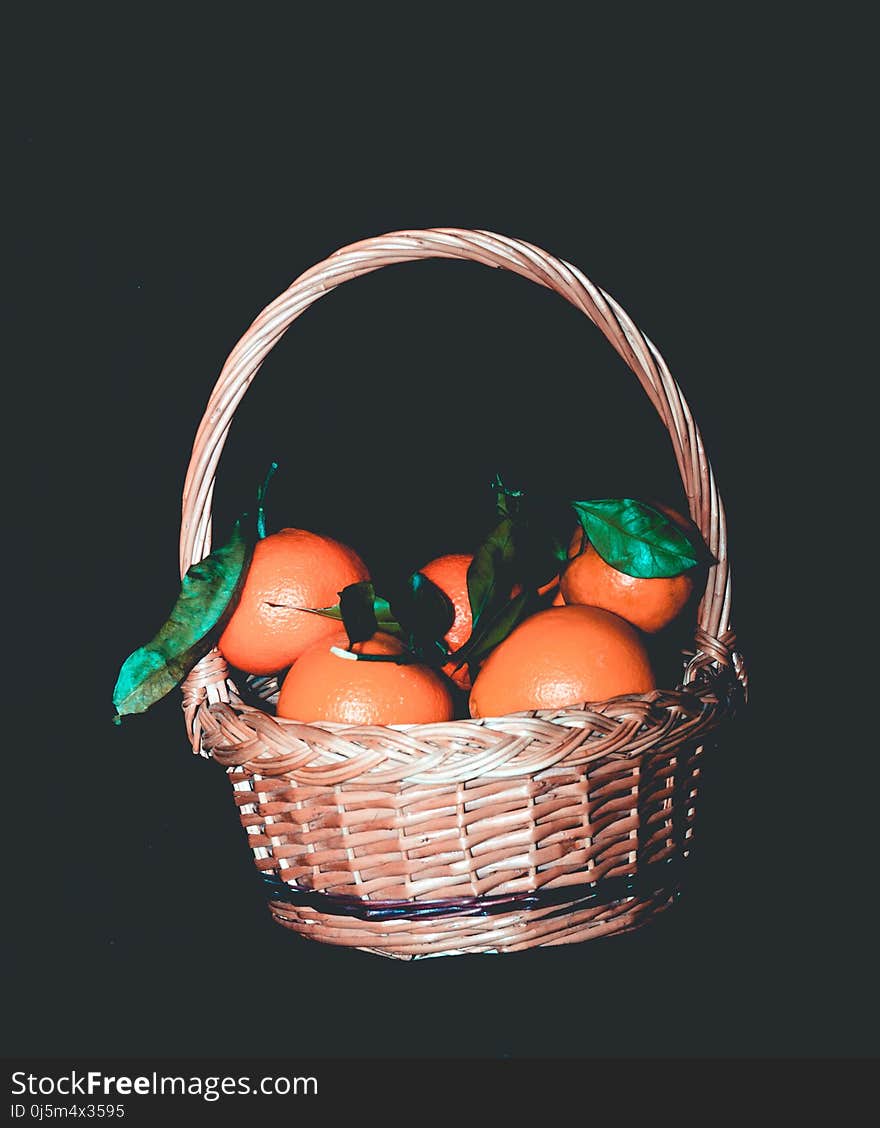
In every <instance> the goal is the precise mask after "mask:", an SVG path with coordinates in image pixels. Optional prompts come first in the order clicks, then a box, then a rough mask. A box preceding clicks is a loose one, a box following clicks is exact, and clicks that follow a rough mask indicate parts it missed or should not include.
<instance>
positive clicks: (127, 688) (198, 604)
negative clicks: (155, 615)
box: [113, 520, 253, 716]
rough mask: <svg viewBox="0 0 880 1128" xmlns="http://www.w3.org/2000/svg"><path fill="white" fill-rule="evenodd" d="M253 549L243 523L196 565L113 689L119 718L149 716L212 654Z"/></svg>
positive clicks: (237, 596)
mask: <svg viewBox="0 0 880 1128" xmlns="http://www.w3.org/2000/svg"><path fill="white" fill-rule="evenodd" d="M252 551H253V540H252V538H251V537H248V536H245V534H244V532H243V531H242V521H241V520H240V521H237V522H236V524H235V527H234V528H233V530H232V535H231V536H230V538H229V540H228V541H227V542H226V544H224V545H222V546H221V547H220V548H216V549H214V551H213V552H212V553H211V554H210V555H209V556H206V557H205V559H204V560H200V561H199V562H198V563H197V564H193V565H192V567H191V568H190V569H189V570H188V572H187V573H186V575H185V576H184V577H183V580H182V581H181V585H180V595H179V596H178V597H177V601H176V603H175V604H174V607H173V609H172V611H171V614H170V615H169V616H168V619H167V620H166V621H165V623H164V624H163V625H162V627H161V628H160V630H159V632H158V633H157V634H156V636H155V637H154V638H153V639H151V641H150V642H148V643H147V644H146V645H145V646H141V647H140V648H139V649H137V650H135V651H134V653H133V654H130V655H129V656H128V658H126V660H125V662H123V664H122V668H121V670H120V671H119V677H118V678H117V680H116V685H115V687H114V689H113V704H114V706H115V708H116V712H117V715H118V716H126V715H128V714H130V713H143V712H145V711H146V710H147V709H149V707H150V706H151V705H153V704H155V702H156V701H158V700H160V698H162V697H164V696H165V695H166V694H167V693H170V691H171V690H172V689H174V687H175V686H177V685H179V684H180V683H181V682H182V681H183V679H184V678H185V677H186V675H187V674H188V673H189V671H190V670H191V669H192V668H193V666H195V664H196V662H198V661H199V659H200V658H203V657H204V655H205V654H207V653H208V651H209V650H210V649H211V647H212V646H213V645H214V643H215V642H216V640H217V638H218V637H219V636H220V633H221V631H222V629H223V627H224V626H225V625H226V622H227V621H228V619H229V617H230V615H231V614H232V612H233V610H234V608H235V606H236V604H237V603H238V598H239V596H240V594H241V588H242V586H243V585H244V579H245V576H246V574H247V569H248V565H249V564H250V558H251V553H252Z"/></svg>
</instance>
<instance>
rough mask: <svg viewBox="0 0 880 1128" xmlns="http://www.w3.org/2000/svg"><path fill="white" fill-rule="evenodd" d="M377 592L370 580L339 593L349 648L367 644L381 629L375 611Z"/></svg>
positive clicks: (350, 585)
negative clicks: (357, 643) (357, 644)
mask: <svg viewBox="0 0 880 1128" xmlns="http://www.w3.org/2000/svg"><path fill="white" fill-rule="evenodd" d="M375 601H376V590H375V588H374V587H373V585H372V584H371V583H370V581H369V580H361V581H360V582H359V583H356V584H349V585H348V586H347V587H344V588H343V589H342V591H341V592H340V593H339V611H340V614H341V615H342V622H343V625H344V626H345V633H346V634H347V635H348V645H349V647H352V646H354V644H355V643H356V642H365V641H366V640H367V639H368V638H372V637H373V635H374V634H375V633H376V631H377V630H378V629H379V620H378V618H377V616H376V612H375V610H374V607H373V605H374V603H375Z"/></svg>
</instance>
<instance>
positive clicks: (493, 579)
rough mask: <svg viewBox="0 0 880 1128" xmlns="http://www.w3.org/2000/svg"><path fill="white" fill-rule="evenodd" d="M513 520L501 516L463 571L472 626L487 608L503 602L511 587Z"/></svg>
mask: <svg viewBox="0 0 880 1128" xmlns="http://www.w3.org/2000/svg"><path fill="white" fill-rule="evenodd" d="M514 525H515V520H514V518H513V517H503V518H502V519H501V520H500V521H499V522H498V524H497V525H496V526H495V528H494V529H493V530H492V531H491V532H490V533H489V535H488V536H487V537H486V539H485V540H484V541H483V543H482V544H481V545H480V546H479V548H478V549H477V550H476V552H475V553H474V558H473V560H472V561H471V563H470V567H469V568H468V571H467V586H468V599H469V600H470V604H471V615H472V617H473V623H474V626H476V625H477V623H478V622H479V621H480V619H481V617H482V616H483V615H484V614H485V613H486V611H487V609H490V608H495V607H497V606H498V605H499V603H502V602H506V600H507V597H508V596H509V595H510V589H511V587H512V585H513V576H512V567H513V560H514V556H515V552H516V545H515V540H514Z"/></svg>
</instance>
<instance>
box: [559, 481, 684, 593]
mask: <svg viewBox="0 0 880 1128" xmlns="http://www.w3.org/2000/svg"><path fill="white" fill-rule="evenodd" d="M572 507H573V508H574V511H575V513H576V514H577V515H578V518H579V520H580V522H581V524H582V526H583V528H584V532H585V533H586V534H587V536H588V537H589V539H590V542H591V544H592V545H593V547H594V548H595V549H596V551H597V552H598V553H599V555H600V556H601V557H602V559H603V560H604V561H605V563H606V564H610V565H611V567H612V568H616V569H617V570H618V572H624V573H625V574H626V575H628V576H636V577H639V578H641V579H647V578H650V577H657V576H678V575H680V574H681V573H682V572H686V571H687V570H688V569H689V568H693V567H694V566H695V565H697V564H699V563H701V561H703V560H704V559H705V546H702V545H699V544H696V543H695V538H692V537H691V536H688V534H686V533H684V532H683V531H682V530H681V529H679V528H678V527H677V526H676V525H674V524H673V523H672V522H671V521H670V520H669V519H668V518H667V517H666V516H665V515H664V514H663V513H661V512H660V511H659V510H657V509H654V507H653V506H651V505H647V504H646V503H645V502H642V501H635V500H633V499H632V498H628V497H624V498H608V499H605V500H602V501H575V502H572Z"/></svg>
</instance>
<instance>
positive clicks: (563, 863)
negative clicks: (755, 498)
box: [180, 228, 746, 958]
mask: <svg viewBox="0 0 880 1128" xmlns="http://www.w3.org/2000/svg"><path fill="white" fill-rule="evenodd" d="M426 258H458V259H470V260H473V261H474V262H479V263H483V264H485V265H486V266H492V267H501V268H503V269H505V270H511V271H514V272H515V273H517V274H520V275H522V276H524V277H525V278H529V279H531V280H532V281H534V282H537V283H539V284H540V285H542V286H547V287H549V288H550V289H552V290H555V291H556V292H557V293H559V294H561V295H562V296H563V297H564V298H566V299H567V300H568V301H570V302H571V303H572V305H574V306H576V307H577V308H578V309H580V310H581V311H582V312H583V313H585V314H586V315H587V317H589V318H590V320H591V321H592V322H593V323H594V324H595V325H597V326H598V328H599V329H600V330H601V331H602V333H603V334H604V335H605V337H606V338H607V339H608V341H609V342H610V343H611V345H612V346H613V347H614V348H615V349H616V351H617V352H618V353H619V355H620V356H621V357H622V358H623V359H624V361H626V363H627V365H628V366H629V367H630V368H631V369H632V370H633V372H634V373H635V374H636V376H637V377H638V378H639V380H640V382H641V384H642V386H643V388H644V389H645V391H646V392H647V394H648V396H649V397H650V399H651V402H652V403H653V405H654V407H655V408H656V410H657V412H658V413H659V415H660V418H661V419H662V420H663V423H664V425H665V426H666V428H667V430H668V432H669V435H670V437H671V439H672V445H673V448H674V451H675V457H676V460H677V464H678V469H679V472H680V474H681V478H682V481H683V483H684V488H685V492H686V494H687V497H688V501H689V506H690V513H691V516H692V518H693V519H694V521H695V522H696V523H697V525H698V526H699V527H700V529H701V530H702V533H703V535H704V537H705V539H706V542H707V544H708V545H709V547H710V549H711V550H712V553H713V554H714V556H715V558H716V559H717V561H718V563H717V565H715V566H713V567H712V568H711V569H710V570H709V574H708V580H707V586H706V591H705V594H704V596H703V599H702V602H701V604H700V608H699V612H698V625H697V627H696V630H695V636H694V652H693V653H692V654H690V655H687V656H686V658H687V659H688V660H687V661H686V665H685V670H684V676H683V679H682V684H681V685H680V686H679V687H678V688H677V689H675V690H671V691H669V692H666V691H655V692H652V693H649V694H645V695H639V696H627V697H618V698H615V699H614V700H612V701H608V702H603V703H601V704H593V705H590V706H589V707H587V706H586V705H584V706H578V707H574V708H566V709H560V710H554V711H552V712H551V711H539V712H528V713H516V714H511V715H508V716H504V717H497V718H487V719H482V720H462V721H451V722H447V723H442V724H430V725H402V726H394V727H379V726H375V727H358V728H352V727H348V728H346V727H343V726H340V725H335V724H324V725H315V724H311V725H305V724H300V723H297V722H295V721H288V720H283V719H278V718H276V717H275V716H273V715H272V713H271V712H270V711H269V710H268V709H261V708H258V707H254V706H253V705H249V704H246V703H245V702H244V701H243V700H242V696H243V692H242V693H241V694H240V693H239V691H238V689H237V687H236V686H235V684H234V683H233V682H232V681H231V680H230V678H229V672H228V669H227V667H226V664H225V662H224V660H223V659H222V657H221V656H220V655H219V653H218V652H217V651H213V652H212V653H211V654H209V655H208V656H207V657H206V658H205V659H204V660H203V661H202V662H201V663H200V664H199V665H198V666H197V667H196V668H195V669H194V670H193V671H192V673H191V674H190V676H189V677H188V679H187V680H186V682H185V683H184V687H183V696H184V700H183V708H184V714H185V718H186V725H187V728H188V731H189V736H190V739H191V742H192V745H193V749H194V751H196V752H199V753H201V754H203V755H209V756H212V757H213V758H214V759H215V760H216V761H217V762H218V763H220V764H221V765H223V767H224V768H226V770H227V771H228V774H229V778H230V781H231V783H232V785H233V788H234V798H235V801H236V803H237V805H238V808H239V812H240V817H241V822H242V824H243V826H244V827H245V829H246V831H247V834H248V836H249V843H250V845H251V847H252V849H253V852H254V856H255V860H256V864H257V867H258V869H259V870H260V871H261V872H262V874H263V877H264V879H265V881H266V883H267V887H268V897H269V905H270V908H271V912H272V915H273V916H274V918H275V920H277V921H278V923H280V924H282V925H284V926H285V927H286V928H290V929H293V930H294V931H296V932H299V933H301V934H302V935H303V936H307V937H311V938H312V939H314V940H320V941H324V942H326V943H330V944H342V945H348V946H352V947H357V948H361V949H364V950H367V951H373V952H378V953H381V954H383V955H386V956H394V957H398V958H415V957H420V956H435V955H453V954H459V953H466V952H511V951H517V950H520V949H524V948H530V947H534V946H538V945H551V944H564V943H570V942H573V941H581V940H587V939H589V938H592V937H598V936H604V935H607V934H609V933H614V932H621V931H624V930H626V929H631V928H635V927H637V926H639V925H641V924H643V923H645V922H646V921H648V920H649V919H651V918H652V917H653V916H655V915H656V914H657V913H659V912H660V911H662V910H663V909H664V908H666V907H667V906H668V905H669V904H670V903H671V902H672V901H673V900H674V899H675V896H676V894H677V892H678V891H679V890H680V887H681V882H682V880H683V872H682V871H683V870H684V869H685V868H686V866H687V858H688V854H689V849H690V845H691V843H690V839H691V835H692V833H693V823H694V814H695V802H696V794H697V778H698V776H699V772H700V763H701V755H702V754H703V746H704V744H705V741H706V738H707V736H708V735H709V734H710V733H712V732H713V731H714V730H716V729H717V727H718V726H719V725H720V724H721V723H722V722H724V721H726V720H727V718H729V717H730V716H731V715H732V713H733V711H734V709H735V707H736V705H737V703H738V702H739V701H740V700H741V699H742V696H743V691H744V689H745V682H746V676H745V668H744V665H743V663H742V660H741V658H740V656H739V655H738V654H737V653H735V652H734V649H733V647H734V635H733V633H732V631H731V630H730V627H729V607H730V580H729V576H728V565H727V540H726V532H725V522H724V510H723V507H722V505H721V501H720V498H719V496H718V493H717V490H716V486H715V481H714V477H713V474H712V470H711V467H710V465H709V461H708V459H707V458H706V455H705V452H704V450H703V444H702V441H701V438H700V434H699V431H698V430H697V428H696V426H695V424H694V421H693V419H692V417H691V413H690V411H689V409H688V407H687V404H686V403H685V402H684V399H683V397H682V394H681V391H680V390H679V388H678V386H677V384H676V383H675V381H674V380H673V379H672V377H671V376H670V374H669V371H668V369H667V368H666V365H665V363H664V361H663V359H662V357H661V356H660V354H659V353H658V352H657V350H656V349H655V348H654V346H653V345H652V344H651V342H650V341H649V340H648V339H647V338H646V337H645V336H644V335H643V334H642V333H640V332H639V330H638V329H637V328H636V327H635V325H633V323H632V322H631V321H630V319H629V318H628V317H627V315H626V314H625V313H624V311H623V310H622V309H621V308H620V307H619V306H618V305H617V304H616V302H614V301H613V299H612V298H610V297H609V296H608V295H607V294H606V293H604V292H603V291H602V290H600V289H599V288H598V287H596V286H595V285H593V283H591V282H590V281H589V280H588V279H587V278H585V277H584V275H583V274H581V272H580V271H579V270H577V269H575V268H574V267H573V266H570V265H569V264H568V263H566V262H563V261H560V260H559V259H556V258H553V257H552V256H551V255H548V254H547V253H546V252H544V251H542V250H540V249H539V248H537V247H534V246H532V245H531V244H529V243H525V242H523V241H521V240H515V239H508V238H505V237H503V236H500V235H495V234H491V233H489V232H485V231H467V230H457V229H445V228H444V229H432V230H425V231H399V232H394V233H393V234H389V235H385V236H382V237H379V238H374V239H367V240H364V241H363V242H360V243H355V244H354V245H352V246H349V247H345V248H344V249H342V250H340V251H337V252H336V253H335V254H333V255H331V256H330V257H329V258H328V259H327V260H326V261H324V262H321V263H319V264H318V265H317V266H314V267H312V268H311V269H310V270H307V271H306V272H305V273H304V274H303V275H301V276H300V277H299V278H298V279H297V280H296V281H295V282H294V283H293V284H292V285H291V286H290V288H289V289H288V290H286V291H285V292H284V293H283V294H282V295H281V296H280V297H279V298H277V299H276V300H275V301H274V302H272V304H271V305H269V306H268V307H267V308H266V309H265V310H264V311H263V312H262V313H261V314H260V316H259V317H258V318H257V319H256V321H254V323H253V325H251V327H250V328H249V329H248V330H247V332H246V333H245V334H244V336H243V337H242V338H241V340H240V341H239V342H238V344H237V345H236V346H235V348H234V349H233V351H232V353H231V355H230V357H229V359H228V360H227V362H226V364H225V366H224V368H223V371H222V372H221V374H220V377H219V380H218V381H217V385H216V387H215V388H214V391H213V393H212V395H211V398H210V400H209V402H208V405H207V408H206V410H205V415H204V418H203V420H202V423H201V426H200V427H199V430H198V434H197V435H196V439H195V444H194V448H193V454H192V459H191V462H190V466H189V470H188V473H187V478H186V485H185V488H184V494H183V522H182V529H181V539H180V568H181V574H183V573H184V572H185V571H186V570H187V569H188V568H189V566H190V565H191V564H193V563H194V562H195V561H198V560H200V559H202V557H204V556H205V555H206V554H207V553H208V552H209V551H210V547H211V500H212V494H213V489H214V478H215V472H216V468H217V464H218V460H219V458H220V454H221V451H222V449H223V444H224V441H225V439H226V435H227V433H228V431H229V427H230V424H231V421H232V417H233V414H234V412H235V409H236V406H237V405H238V403H239V401H240V400H241V398H242V396H243V395H244V393H245V391H246V389H247V387H248V385H249V384H250V382H251V380H252V379H253V378H254V376H255V375H256V374H257V372H258V371H259V369H260V366H261V364H262V362H263V360H264V359H265V357H266V355H267V354H268V352H269V350H270V349H271V348H272V346H273V345H274V344H275V343H276V341H278V340H279V338H280V337H281V336H282V334H283V333H284V332H285V331H286V330H287V328H288V327H289V326H290V325H291V323H292V322H293V321H294V320H295V319H296V318H297V317H299V315H300V314H301V313H303V312H304V311H305V310H306V309H307V308H308V307H309V306H310V305H311V304H312V303H313V302H314V301H317V299H318V298H320V297H321V296H322V294H325V293H327V292H328V291H330V290H332V289H334V288H335V287H336V286H338V285H339V284H340V283H342V282H345V281H348V280H349V279H351V278H357V277H359V276H360V275H362V274H368V273H370V272H371V271H374V270H378V269H379V268H380V267H383V266H388V265H390V264H392V263H400V262H409V261H411V260H414V259H426ZM249 681H250V683H251V684H250V686H249V695H250V696H251V697H252V694H253V692H257V693H258V694H259V695H260V696H261V697H262V698H263V699H264V700H265V701H266V703H267V705H269V706H270V705H271V703H272V701H273V694H275V693H277V684H275V682H274V679H268V680H267V679H249ZM252 699H253V697H252Z"/></svg>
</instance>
